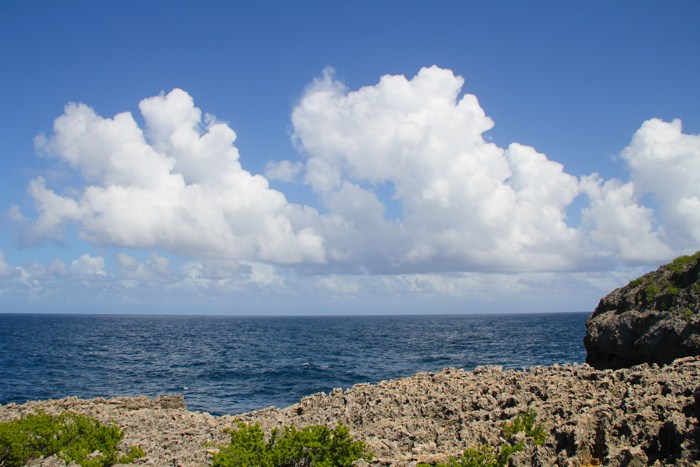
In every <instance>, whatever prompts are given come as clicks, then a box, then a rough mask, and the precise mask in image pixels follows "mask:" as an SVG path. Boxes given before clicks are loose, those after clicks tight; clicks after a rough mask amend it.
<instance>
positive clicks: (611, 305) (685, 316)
mask: <svg viewBox="0 0 700 467" xmlns="http://www.w3.org/2000/svg"><path fill="white" fill-rule="evenodd" d="M584 345H585V347H586V351H587V356H586V362H587V363H588V364H590V365H592V366H594V367H595V368H599V369H602V368H613V369H617V368H624V367H631V366H633V365H638V364H641V363H649V364H654V363H656V364H659V365H665V364H668V363H671V362H672V361H673V360H675V359H677V358H682V357H688V356H694V355H700V252H699V253H696V254H695V255H693V256H685V257H681V258H678V259H676V260H675V261H674V262H673V263H669V264H667V265H664V266H661V267H660V268H659V269H658V270H656V271H652V272H649V273H647V274H645V275H644V276H642V277H640V278H638V279H635V280H633V281H631V282H630V283H629V284H627V285H626V286H624V287H621V288H619V289H616V290H614V291H612V292H611V293H610V294H609V295H607V296H606V297H604V298H603V299H602V300H601V301H600V303H599V304H598V307H597V308H596V309H595V311H594V312H593V314H592V315H591V316H590V317H589V318H588V320H587V321H586V336H585V338H584Z"/></svg>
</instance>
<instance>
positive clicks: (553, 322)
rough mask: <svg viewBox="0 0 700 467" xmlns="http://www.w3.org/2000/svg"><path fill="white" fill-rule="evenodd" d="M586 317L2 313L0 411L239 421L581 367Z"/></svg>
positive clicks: (539, 315) (577, 315) (547, 315)
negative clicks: (166, 399)
mask: <svg viewBox="0 0 700 467" xmlns="http://www.w3.org/2000/svg"><path fill="white" fill-rule="evenodd" d="M588 315H589V313H559V314H509V315H502V314H498V315H423V316H342V317H240V316H226V317H220V316H134V315H48V314H46V315H29V314H26V315H21V314H0V404H7V403H10V402H15V403H24V402H26V401H27V400H40V399H59V398H63V397H67V396H77V397H80V398H94V397H114V396H139V395H147V396H150V397H156V396H158V395H159V394H183V395H184V396H185V401H186V403H187V407H188V409H189V410H200V411H205V412H209V413H212V414H215V415H222V414H238V413H244V412H249V411H252V410H257V409H262V408H265V407H268V406H271V405H274V406H276V407H286V406H289V405H291V404H294V403H296V402H298V401H299V400H300V399H301V398H302V397H304V396H308V395H310V394H314V393H317V392H321V391H324V392H329V391H331V390H332V389H333V388H343V389H347V388H349V387H350V386H352V385H354V384H357V383H366V382H371V383H377V382H379V381H381V380H385V379H393V378H399V377H404V376H411V375H413V374H415V373H417V372H420V371H433V372H438V371H440V370H441V369H443V368H445V367H457V368H464V369H465V370H471V369H474V368H475V367H477V366H479V365H503V366H504V367H505V368H507V369H510V368H515V369H521V368H528V367H530V366H535V365H551V364H554V363H560V364H564V363H573V362H579V363H582V362H583V361H584V360H585V357H586V352H585V349H584V347H583V337H584V335H585V321H586V318H587V317H588Z"/></svg>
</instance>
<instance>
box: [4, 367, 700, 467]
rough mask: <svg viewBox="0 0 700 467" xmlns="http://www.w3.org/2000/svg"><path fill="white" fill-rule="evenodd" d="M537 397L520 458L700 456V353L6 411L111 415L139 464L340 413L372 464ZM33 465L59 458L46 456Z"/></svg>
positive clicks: (174, 460) (440, 442)
mask: <svg viewBox="0 0 700 467" xmlns="http://www.w3.org/2000/svg"><path fill="white" fill-rule="evenodd" d="M528 407H530V408H532V409H533V410H534V411H535V412H536V413H537V420H538V421H540V420H545V421H544V423H543V424H544V426H545V428H546V430H547V431H548V433H549V435H548V437H547V440H546V442H545V444H544V445H543V446H534V445H526V450H525V451H524V452H522V453H517V454H515V455H514V456H513V458H512V461H513V463H514V465H558V466H579V465H586V463H588V464H589V465H591V464H592V465H652V464H654V462H656V464H655V465H659V466H662V465H696V464H697V462H698V461H699V460H700V445H699V444H698V443H699V442H700V425H699V424H698V418H699V416H700V357H687V358H682V359H678V360H676V361H674V362H673V363H672V364H670V365H667V366H664V367H659V366H657V365H652V366H649V365H648V364H642V365H638V366H635V367H632V368H628V369H621V370H614V371H613V370H595V369H593V368H592V367H590V366H589V365H586V364H583V365H579V364H566V365H553V366H547V367H545V366H537V367H531V368H529V369H523V370H506V371H504V370H503V369H502V368H501V367H495V366H487V367H478V368H476V369H475V370H473V371H464V370H460V369H455V368H447V369H444V370H442V371H441V372H439V373H418V374H416V375H413V376H411V377H407V378H400V379H395V380H389V381H382V382H379V383H377V384H368V383H366V384H358V385H355V386H353V387H351V388H350V389H348V390H347V391H342V390H340V389H336V390H334V391H332V392H331V393H330V394H324V393H319V394H314V395H311V396H308V397H305V398H303V399H302V400H301V401H299V402H298V403H296V404H294V405H292V406H290V407H286V408H274V407H270V408H267V409H263V410H259V411H256V412H250V413H246V414H241V415H236V416H232V415H224V416H213V415H210V414H208V413H200V412H190V411H188V410H187V409H186V406H185V403H184V398H183V397H182V396H161V397H159V398H157V399H150V398H148V397H144V396H142V397H136V398H128V397H119V398H113V399H91V400H82V399H77V398H74V397H69V398H66V399H60V400H48V401H33V402H27V403H25V404H7V405H3V406H0V421H7V420H11V419H13V418H17V417H19V416H20V415H23V414H27V413H33V412H34V411H35V410H36V409H41V410H45V411H46V412H48V413H59V412H61V411H62V410H72V411H75V412H78V413H83V414H86V415H89V416H92V417H95V418H96V419H98V420H100V421H102V422H105V423H107V422H110V420H113V421H114V422H115V423H116V424H117V425H118V426H119V427H120V428H121V429H123V430H124V432H125V436H124V440H123V443H124V444H125V445H126V444H129V445H136V444H141V445H142V446H143V448H144V451H145V452H146V455H147V457H146V458H143V459H141V460H139V461H138V462H137V465H138V464H141V465H144V464H145V465H154V466H166V465H167V466H180V467H194V466H204V465H211V458H212V452H213V449H215V448H213V447H211V446H205V443H215V444H227V443H228V436H227V435H226V434H225V433H224V432H223V429H224V428H227V427H231V426H235V421H236V419H240V420H242V421H244V422H249V423H260V425H261V427H262V428H263V429H264V430H266V431H269V430H270V429H272V428H274V427H277V426H282V425H295V426H297V427H299V428H302V427H305V426H309V425H317V424H328V425H331V426H334V425H335V423H336V422H337V421H342V422H343V423H344V424H346V425H347V426H348V427H349V428H350V430H351V435H352V436H353V437H354V438H355V439H362V440H364V441H365V442H366V443H368V444H369V445H370V447H371V449H372V450H373V451H374V453H375V460H374V461H373V462H371V463H370V464H371V465H374V466H396V467H399V466H401V467H403V466H415V465H416V464H417V463H418V462H428V463H434V462H440V461H445V460H446V459H447V458H448V457H449V456H455V455H458V454H460V453H461V452H462V451H463V450H464V448H467V447H472V446H475V445H478V444H483V443H490V444H498V443H499V442H500V441H499V437H500V431H501V428H502V426H503V422H504V421H506V420H509V419H511V418H513V417H515V416H516V415H517V414H518V413H520V412H523V411H525V409H526V408H528ZM35 465H45V466H48V465H60V464H58V463H57V460H56V459H47V460H44V461H43V462H39V463H35Z"/></svg>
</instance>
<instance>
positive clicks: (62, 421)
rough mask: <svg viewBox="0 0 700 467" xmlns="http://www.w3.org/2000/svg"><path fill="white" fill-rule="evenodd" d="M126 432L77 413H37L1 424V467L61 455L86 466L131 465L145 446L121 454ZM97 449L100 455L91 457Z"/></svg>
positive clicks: (67, 459) (14, 466)
mask: <svg viewBox="0 0 700 467" xmlns="http://www.w3.org/2000/svg"><path fill="white" fill-rule="evenodd" d="M122 438H124V432H122V431H121V430H119V428H118V427H116V426H106V425H102V424H101V423H100V422H99V421H97V420H95V419H94V418H91V417H87V416H85V415H80V414H77V413H73V412H63V413H62V414H61V415H48V414H47V413H45V412H43V411H38V413H37V414H36V415H27V416H26V417H24V418H20V419H17V420H13V421H11V422H4V423H0V466H2V467H19V466H22V465H24V464H25V463H27V462H28V461H29V460H30V459H36V458H38V457H41V456H45V457H48V456H52V455H54V454H55V455H57V456H58V457H59V458H61V459H63V460H64V461H66V463H70V462H72V461H75V462H77V463H78V464H80V465H81V466H83V467H107V466H111V465H114V464H127V463H130V462H132V461H133V460H134V459H137V458H139V457H143V456H144V452H143V449H141V446H139V447H131V448H130V450H129V454H128V455H126V456H121V457H118V453H119V452H118V448H117V445H118V444H119V442H120V441H121V440H122ZM95 451H99V453H100V454H99V455H96V456H94V457H93V456H90V457H91V458H88V456H89V455H90V454H92V453H93V452H95Z"/></svg>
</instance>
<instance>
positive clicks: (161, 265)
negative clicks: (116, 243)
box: [114, 252, 175, 282]
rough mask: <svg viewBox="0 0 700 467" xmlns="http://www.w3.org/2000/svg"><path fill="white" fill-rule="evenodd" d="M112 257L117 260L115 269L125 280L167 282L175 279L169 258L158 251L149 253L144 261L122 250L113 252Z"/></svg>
mask: <svg viewBox="0 0 700 467" xmlns="http://www.w3.org/2000/svg"><path fill="white" fill-rule="evenodd" d="M114 258H115V259H116V260H117V270H118V271H119V274H120V276H121V277H123V278H124V279H125V280H132V281H133V280H136V281H140V282H151V281H158V282H169V281H172V280H173V279H175V278H174V277H173V272H172V271H171V269H170V260H168V258H165V257H163V256H161V255H159V254H158V253H155V252H154V253H151V254H150V255H149V256H148V259H147V260H144V261H139V260H138V259H137V258H134V257H133V256H129V255H127V254H126V253H123V252H118V253H115V255H114Z"/></svg>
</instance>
